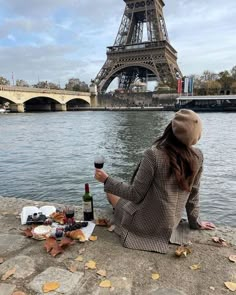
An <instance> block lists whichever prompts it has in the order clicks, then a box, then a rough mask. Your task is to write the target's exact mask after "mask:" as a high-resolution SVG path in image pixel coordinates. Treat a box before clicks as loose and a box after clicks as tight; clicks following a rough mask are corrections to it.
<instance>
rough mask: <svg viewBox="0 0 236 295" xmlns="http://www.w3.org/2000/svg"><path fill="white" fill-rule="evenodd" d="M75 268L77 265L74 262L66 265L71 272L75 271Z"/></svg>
mask: <svg viewBox="0 0 236 295" xmlns="http://www.w3.org/2000/svg"><path fill="white" fill-rule="evenodd" d="M77 269H78V266H77V265H75V264H71V265H70V266H69V267H68V270H69V271H70V272H73V273H74V272H76V271H77Z"/></svg>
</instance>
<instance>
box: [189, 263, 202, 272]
mask: <svg viewBox="0 0 236 295" xmlns="http://www.w3.org/2000/svg"><path fill="white" fill-rule="evenodd" d="M189 267H190V268H191V270H197V269H200V268H201V264H200V263H198V264H193V265H191V266H189Z"/></svg>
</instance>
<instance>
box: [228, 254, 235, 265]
mask: <svg viewBox="0 0 236 295" xmlns="http://www.w3.org/2000/svg"><path fill="white" fill-rule="evenodd" d="M229 260H230V261H232V262H235V263H236V255H230V256H229Z"/></svg>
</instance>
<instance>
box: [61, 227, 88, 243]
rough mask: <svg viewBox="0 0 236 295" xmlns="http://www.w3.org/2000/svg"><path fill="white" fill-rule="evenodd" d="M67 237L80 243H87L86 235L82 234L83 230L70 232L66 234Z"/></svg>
mask: <svg viewBox="0 0 236 295" xmlns="http://www.w3.org/2000/svg"><path fill="white" fill-rule="evenodd" d="M66 236H67V237H68V238H71V239H73V240H79V241H80V242H85V241H86V238H85V235H84V233H83V232H82V230H81V229H76V230H72V231H68V232H66Z"/></svg>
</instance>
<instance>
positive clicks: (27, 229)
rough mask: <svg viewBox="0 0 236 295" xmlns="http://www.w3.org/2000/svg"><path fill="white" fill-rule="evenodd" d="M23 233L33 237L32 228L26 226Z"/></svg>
mask: <svg viewBox="0 0 236 295" xmlns="http://www.w3.org/2000/svg"><path fill="white" fill-rule="evenodd" d="M23 233H24V235H25V236H26V237H27V238H32V237H33V233H32V228H29V227H28V228H26V229H24V230H23Z"/></svg>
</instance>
